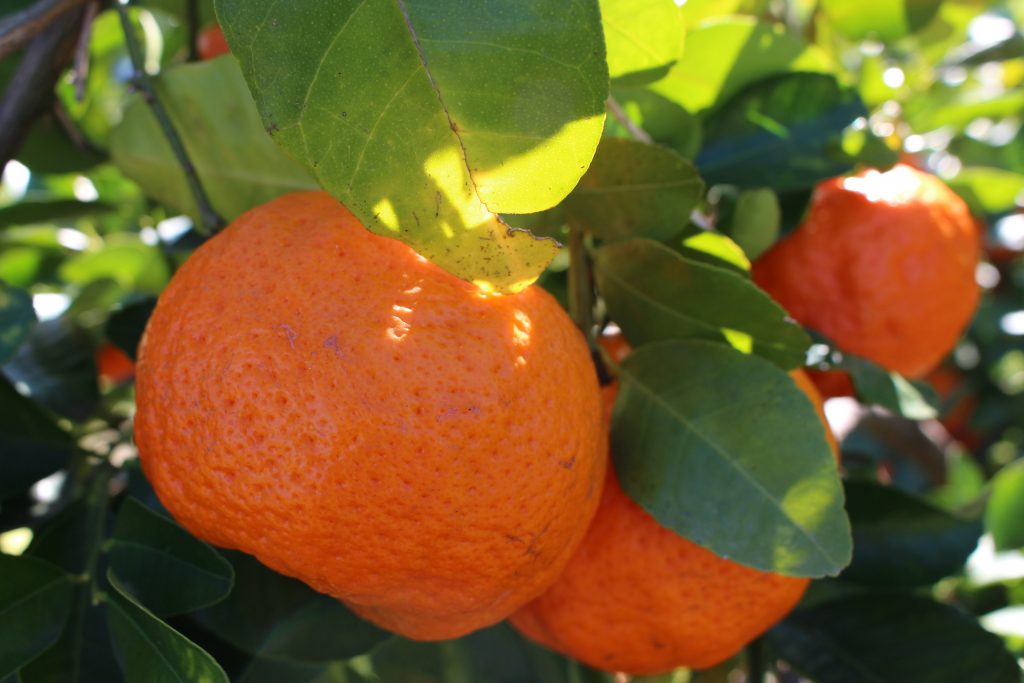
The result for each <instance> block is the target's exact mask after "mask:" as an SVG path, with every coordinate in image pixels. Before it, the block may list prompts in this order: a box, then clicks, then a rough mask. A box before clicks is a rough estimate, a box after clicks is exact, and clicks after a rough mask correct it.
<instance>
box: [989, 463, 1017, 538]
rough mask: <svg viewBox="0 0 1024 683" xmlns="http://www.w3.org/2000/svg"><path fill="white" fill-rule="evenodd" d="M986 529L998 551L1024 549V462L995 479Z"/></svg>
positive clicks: (1002, 471)
mask: <svg viewBox="0 0 1024 683" xmlns="http://www.w3.org/2000/svg"><path fill="white" fill-rule="evenodd" d="M985 528H986V529H987V530H988V532H989V533H990V534H992V537H993V539H994V540H995V542H996V548H997V549H999V550H1009V549H1013V548H1024V460H1017V461H1016V462H1014V463H1012V464H1010V465H1007V466H1006V467H1004V468H1003V469H1002V470H1000V471H999V473H998V474H997V475H996V476H995V477H994V478H993V479H992V495H991V497H990V498H989V499H988V507H987V508H986V510H985Z"/></svg>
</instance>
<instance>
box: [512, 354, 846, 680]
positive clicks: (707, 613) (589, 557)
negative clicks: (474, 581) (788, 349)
mask: <svg viewBox="0 0 1024 683" xmlns="http://www.w3.org/2000/svg"><path fill="white" fill-rule="evenodd" d="M791 376H792V377H793V379H794V381H795V382H796V384H797V386H798V387H800V389H802V390H803V391H804V392H805V393H806V394H807V395H808V398H810V399H811V401H812V402H813V403H814V404H815V406H816V408H817V410H818V414H819V415H821V416H822V417H823V416H824V412H823V411H822V408H821V399H820V397H819V396H818V394H817V391H816V390H815V388H814V386H813V385H812V384H811V383H810V381H809V380H808V379H807V378H806V377H805V376H804V373H803V372H802V371H799V370H797V371H795V372H793V373H791ZM608 389H609V390H608V391H607V392H606V393H605V401H606V415H608V414H610V405H608V404H609V403H610V402H612V401H614V398H615V391H614V388H611V387H609V388H608ZM825 432H826V435H827V436H828V438H829V439H830V443H831V445H832V447H833V449H835V442H834V441H832V440H831V434H830V433H829V432H828V429H827V428H826V430H825ZM808 583H809V581H808V580H807V579H803V578H796V577H791V576H781V575H779V574H773V573H770V572H763V571H758V570H756V569H751V568H750V567H746V566H743V565H741V564H737V563H736V562H733V561H731V560H726V559H723V558H721V557H719V556H718V555H715V554H714V553H713V552H711V551H710V550H707V549H705V548H702V547H701V546H699V545H697V544H695V543H692V542H690V541H688V540H686V539H685V538H683V537H682V536H680V535H679V534H677V533H676V532H674V531H672V530H670V529H667V528H665V527H663V526H661V525H660V524H659V523H658V522H657V521H656V520H655V519H654V517H652V516H651V515H650V514H649V513H648V512H647V511H645V510H644V509H643V508H642V507H640V505H638V504H637V503H635V502H634V501H633V500H632V499H631V498H629V496H627V495H626V493H625V492H624V491H623V490H622V488H621V487H620V485H619V482H618V479H617V478H616V476H615V473H614V471H613V470H612V468H610V467H609V469H608V474H607V481H606V483H605V488H604V492H603V494H602V497H601V504H600V505H599V506H598V509H597V514H596V515H595V516H594V521H593V523H592V524H591V526H590V529H589V530H588V531H587V535H586V537H585V538H584V539H583V543H582V544H581V545H580V547H579V549H578V550H577V551H576V554H575V555H573V557H572V559H571V560H570V561H569V564H568V566H567V567H566V568H565V572H564V573H563V574H562V576H561V578H560V579H559V580H558V581H557V582H556V583H555V584H554V585H553V586H552V587H551V588H549V589H548V591H547V592H546V593H544V594H543V595H542V596H541V597H539V598H538V599H536V600H534V601H533V602H531V603H530V604H528V605H526V606H525V607H524V608H522V609H521V610H519V611H518V612H516V613H515V614H514V615H512V617H511V618H510V621H511V623H512V625H513V626H515V627H516V628H517V629H518V630H519V631H521V632H522V633H523V634H524V635H526V636H527V637H529V638H531V639H533V640H535V641H537V642H539V643H541V644H543V645H546V646H548V647H550V648H551V649H553V650H556V651H558V652H561V653H563V654H566V655H568V656H571V657H574V658H575V659H578V660H580V661H582V662H584V663H586V664H588V665H590V666H593V667H597V668H599V669H605V670H608V671H624V672H627V673H631V674H635V675H648V674H656V673H662V672H665V671H670V670H672V669H675V668H678V667H682V666H688V667H692V668H706V667H709V666H713V665H714V664H717V663H718V662H721V661H723V660H725V659H727V658H729V657H730V656H732V655H733V654H735V653H736V652H738V651H739V650H740V649H741V648H742V647H743V646H744V645H745V644H747V643H748V642H750V641H751V640H753V639H754V638H756V637H757V636H758V635H760V634H761V633H763V632H764V631H765V630H767V629H768V628H769V627H771V626H772V625H773V624H775V623H776V622H777V621H779V620H780V619H782V617H784V616H785V615H786V614H787V613H788V612H789V611H790V610H791V609H792V608H793V607H794V606H795V605H796V603H797V602H798V601H799V600H800V598H801V596H802V595H803V593H804V590H805V589H806V588H807V584H808Z"/></svg>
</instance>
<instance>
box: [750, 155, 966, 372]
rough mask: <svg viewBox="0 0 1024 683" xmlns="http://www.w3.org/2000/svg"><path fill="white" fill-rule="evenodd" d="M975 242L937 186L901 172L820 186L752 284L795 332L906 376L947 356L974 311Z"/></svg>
mask: <svg viewBox="0 0 1024 683" xmlns="http://www.w3.org/2000/svg"><path fill="white" fill-rule="evenodd" d="M979 250H980V242H979V235H978V232H977V228H976V226H975V223H974V220H973V219H972V218H971V215H970V212H969V211H968V209H967V205H966V204H965V203H964V202H963V200H961V199H960V198H959V197H958V196H957V195H956V194H955V193H953V191H952V190H950V189H949V188H948V187H947V186H946V185H945V184H944V183H943V182H942V181H941V180H939V179H938V178H936V177H935V176H933V175H930V174H928V173H923V172H921V171H918V170H916V169H913V168H911V167H909V166H906V165H903V164H898V165H896V166H894V167H893V168H892V169H891V170H889V171H886V172H884V173H882V172H879V171H877V170H867V171H864V172H862V173H859V174H857V175H854V176H850V177H846V178H833V179H831V180H828V181H826V182H824V183H821V184H820V185H819V186H818V187H817V189H816V190H815V192H814V196H813V197H812V199H811V206H810V209H809V212H808V214H807V217H806V219H805V220H804V222H803V223H802V224H801V225H800V226H799V227H798V228H797V229H796V230H795V231H793V232H792V233H791V234H790V235H789V236H787V237H786V238H784V239H782V240H781V241H779V242H778V243H776V244H775V246H774V247H772V249H770V250H769V251H768V252H767V253H765V255H764V256H762V257H761V258H760V259H758V260H757V262H755V263H754V267H753V277H754V281H755V282H757V284H758V285H760V286H761V287H762V288H763V289H764V290H765V291H767V292H768V293H769V294H771V295H772V297H774V298H775V299H776V300H777V301H778V302H779V303H780V304H782V306H783V307H785V308H786V310H788V311H789V313H790V314H791V315H792V316H793V317H794V318H796V319H797V320H798V321H799V322H800V323H801V324H803V325H806V326H807V327H810V328H813V329H816V330H818V331H819V332H822V333H823V334H825V335H826V336H828V337H829V338H830V339H832V340H833V341H834V342H835V343H836V345H837V346H838V347H839V348H840V349H842V350H844V351H848V352H850V353H854V354H857V355H859V356H863V357H865V358H868V359H870V360H873V361H875V362H876V363H878V364H879V365H881V366H883V367H885V368H887V369H889V370H892V371H895V372H899V373H901V374H903V375H907V376H908V377H915V378H917V377H922V376H924V375H925V374H927V373H928V371H929V370H931V369H932V368H934V367H935V366H936V365H937V364H938V363H939V361H941V360H942V358H943V357H944V356H945V355H946V354H947V353H948V352H949V351H950V350H951V349H952V348H953V346H954V345H955V344H956V342H957V340H958V339H959V338H960V335H961V333H963V331H964V328H965V327H966V326H967V324H968V323H969V322H970V319H971V317H972V316H973V314H974V310H975V308H976V306H977V303H978V296H979V287H978V284H977V282H976V281H975V277H974V271H975V268H976V266H977V265H978V257H979Z"/></svg>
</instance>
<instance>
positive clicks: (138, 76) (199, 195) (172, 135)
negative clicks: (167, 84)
mask: <svg viewBox="0 0 1024 683" xmlns="http://www.w3.org/2000/svg"><path fill="white" fill-rule="evenodd" d="M117 12H118V15H119V16H120V17H121V29H122V30H123V31H124V42H125V45H126V46H127V47H128V55H129V56H130V57H131V60H132V67H133V68H134V70H135V73H134V79H133V80H134V81H135V84H136V86H138V88H139V90H140V92H141V93H142V97H143V99H145V100H146V104H148V105H149V108H150V110H151V111H152V112H153V116H154V117H156V120H157V123H159V124H160V128H161V130H163V133H164V137H165V138H167V142H168V143H169V144H170V146H171V150H172V151H173V152H174V156H175V157H176V158H177V159H178V164H179V165H180V166H181V169H182V171H184V173H185V179H186V181H187V182H188V186H189V189H190V190H191V191H192V196H193V198H194V199H195V202H196V206H197V207H198V208H199V222H200V224H201V225H198V226H196V228H197V231H198V232H200V233H201V234H203V235H208V234H210V233H214V232H217V230H219V229H220V228H222V227H224V219H222V218H221V217H220V216H219V215H218V214H217V212H216V211H214V210H213V207H212V206H211V204H210V200H209V198H208V197H207V196H206V191H205V190H203V185H202V183H201V182H200V181H199V174H198V173H197V172H196V167H195V166H194V165H193V164H192V160H191V159H190V158H189V156H188V152H187V151H186V150H185V145H184V144H183V143H182V141H181V138H180V137H179V136H178V131H177V130H175V128H174V124H173V123H171V117H170V115H169V114H168V113H167V110H166V109H164V107H163V104H162V103H161V102H160V98H159V97H157V94H156V90H155V89H154V88H153V82H152V81H151V80H150V78H149V74H147V73H146V69H145V65H144V62H143V57H142V48H141V46H140V45H139V41H138V39H137V38H136V36H135V29H134V28H133V27H132V23H131V18H130V17H129V15H128V6H127V5H124V4H120V3H118V5H117Z"/></svg>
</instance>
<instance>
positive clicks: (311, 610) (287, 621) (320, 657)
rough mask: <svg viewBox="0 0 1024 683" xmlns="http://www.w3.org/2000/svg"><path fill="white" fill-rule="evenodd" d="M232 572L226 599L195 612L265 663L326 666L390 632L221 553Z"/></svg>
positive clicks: (253, 563)
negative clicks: (278, 661) (325, 663)
mask: <svg viewBox="0 0 1024 683" xmlns="http://www.w3.org/2000/svg"><path fill="white" fill-rule="evenodd" d="M224 556H225V557H226V558H227V559H228V561H229V562H231V566H232V567H233V568H234V571H235V586H234V588H233V589H232V591H231V594H230V595H229V596H228V597H227V599H226V600H224V601H223V602H220V603H218V604H216V605H214V606H213V607H209V608H207V609H205V610H202V611H201V612H198V613H197V617H198V619H199V621H200V623H202V624H203V625H204V626H206V627H207V628H209V629H210V630H212V631H213V632H214V633H216V634H217V635H218V636H220V637H221V638H223V639H224V640H226V641H227V642H229V643H231V644H232V645H234V646H235V647H237V648H239V649H241V650H243V651H245V652H249V653H251V654H254V655H259V656H261V657H264V658H267V659H281V660H290V661H296V662H330V661H334V660H338V659H347V658H349V657H352V656H355V655H360V654H364V653H366V652H368V651H369V650H370V649H371V648H372V647H373V646H374V645H376V644H378V643H380V642H381V641H383V640H386V639H387V638H388V637H389V636H390V634H389V633H388V632H386V631H382V630H381V629H379V628H377V627H376V626H374V625H373V624H370V623H368V622H365V621H363V620H362V619H360V618H359V617H357V616H356V615H355V614H353V613H352V612H351V611H349V610H348V609H347V608H346V607H345V606H344V605H342V604H341V603H340V602H338V601H337V600H335V599H333V598H331V597H329V596H327V595H324V594H322V593H317V592H316V591H314V590H313V589H312V588H310V587H308V586H307V585H306V584H304V583H302V582H300V581H296V580H295V579H290V578H288V577H286V576H282V575H280V574H277V573H275V572H273V571H271V570H270V569H267V568H266V567H264V566H263V565H262V564H260V563H259V562H258V561H257V560H256V559H255V558H253V557H250V556H248V555H245V554H243V553H238V552H230V553H225V554H224Z"/></svg>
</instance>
